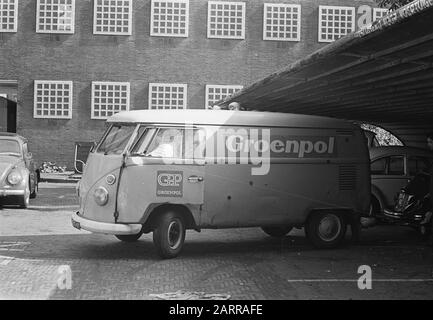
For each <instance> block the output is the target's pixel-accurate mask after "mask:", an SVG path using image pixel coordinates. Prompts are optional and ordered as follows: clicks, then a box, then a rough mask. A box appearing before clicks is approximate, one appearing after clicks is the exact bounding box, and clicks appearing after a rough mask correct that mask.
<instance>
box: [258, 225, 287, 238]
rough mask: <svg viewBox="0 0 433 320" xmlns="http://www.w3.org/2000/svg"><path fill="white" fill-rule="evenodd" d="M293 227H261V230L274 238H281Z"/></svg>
mask: <svg viewBox="0 0 433 320" xmlns="http://www.w3.org/2000/svg"><path fill="white" fill-rule="evenodd" d="M292 229H293V227H290V226H286V227H262V230H263V232H264V233H266V234H267V235H269V236H271V237H274V238H282V237H284V236H286V235H287V234H288V233H289V232H290V231H292Z"/></svg>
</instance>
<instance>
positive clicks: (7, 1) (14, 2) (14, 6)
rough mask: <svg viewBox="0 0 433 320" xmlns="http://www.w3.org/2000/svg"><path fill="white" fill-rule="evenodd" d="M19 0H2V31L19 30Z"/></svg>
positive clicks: (0, 0) (0, 29)
mask: <svg viewBox="0 0 433 320" xmlns="http://www.w3.org/2000/svg"><path fill="white" fill-rule="evenodd" d="M17 19H18V0H0V32H17Z"/></svg>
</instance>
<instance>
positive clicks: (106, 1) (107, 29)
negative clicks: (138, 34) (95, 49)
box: [93, 0, 132, 35]
mask: <svg viewBox="0 0 433 320" xmlns="http://www.w3.org/2000/svg"><path fill="white" fill-rule="evenodd" d="M93 14H94V18H93V33H94V34H112V35H130V34H131V26H132V0H94V9H93Z"/></svg>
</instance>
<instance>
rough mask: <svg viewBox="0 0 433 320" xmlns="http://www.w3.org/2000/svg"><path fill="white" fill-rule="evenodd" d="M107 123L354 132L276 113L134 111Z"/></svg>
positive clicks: (330, 122)
mask: <svg viewBox="0 0 433 320" xmlns="http://www.w3.org/2000/svg"><path fill="white" fill-rule="evenodd" d="M107 121H108V122H120V123H153V124H170V125H172V124H193V125H229V126H264V127H311V128H338V129H354V128H355V126H354V125H353V124H351V123H350V122H347V121H345V120H339V119H334V118H327V117H319V116H311V115H300V114H290V113H277V112H260V111H229V110H191V109H189V110H134V111H124V112H120V113H117V114H115V115H113V116H111V117H110V118H108V120H107Z"/></svg>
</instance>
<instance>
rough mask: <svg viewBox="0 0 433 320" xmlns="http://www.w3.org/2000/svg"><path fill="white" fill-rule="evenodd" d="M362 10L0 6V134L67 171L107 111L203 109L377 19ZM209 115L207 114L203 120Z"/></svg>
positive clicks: (324, 2) (365, 6) (31, 2)
mask: <svg viewBox="0 0 433 320" xmlns="http://www.w3.org/2000/svg"><path fill="white" fill-rule="evenodd" d="M375 7H376V5H375V2H374V1H373V0H365V1H356V0H239V1H226V0H222V1H208V0H0V131H1V130H3V131H5V130H7V129H8V130H9V131H15V130H16V131H17V132H18V133H19V134H21V135H23V136H25V137H27V138H29V140H30V143H31V147H33V150H32V152H33V154H34V155H35V157H36V159H38V160H39V161H55V162H57V163H58V164H59V165H67V166H68V167H72V166H73V158H74V144H75V142H76V141H92V140H95V139H97V138H98V137H99V136H100V134H101V132H102V131H103V129H104V127H105V124H104V121H103V120H104V119H105V118H106V117H107V116H109V115H111V114H113V113H114V112H118V111H119V110H127V109H129V110H134V109H147V108H152V109H158V108H194V109H197V108H205V106H207V105H211V104H212V102H214V101H217V100H219V99H221V98H223V97H224V96H225V95H227V94H230V93H231V92H233V91H235V90H238V89H239V88H242V86H246V85H248V84H250V83H252V82H254V81H256V80H258V79H260V78H263V77H264V76H266V75H268V74H269V73H272V72H274V71H276V70H278V69H279V68H281V67H283V66H286V65H287V64H289V63H291V62H294V61H296V60H298V59H299V58H302V57H304V56H305V55H307V54H309V53H311V52H313V51H315V50H317V49H319V48H321V47H323V46H324V45H326V44H327V43H329V42H332V41H334V40H336V39H337V38H338V37H340V36H342V35H344V34H346V33H348V32H351V31H354V30H357V29H358V28H360V27H362V26H363V25H365V24H368V23H371V22H372V20H374V19H377V18H379V17H380V16H382V15H383V14H384V12H385V11H384V10H383V9H377V8H375ZM331 24H332V28H331ZM210 112H211V111H210Z"/></svg>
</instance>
